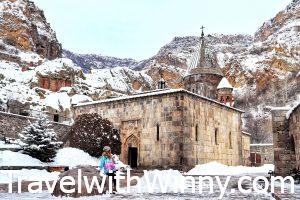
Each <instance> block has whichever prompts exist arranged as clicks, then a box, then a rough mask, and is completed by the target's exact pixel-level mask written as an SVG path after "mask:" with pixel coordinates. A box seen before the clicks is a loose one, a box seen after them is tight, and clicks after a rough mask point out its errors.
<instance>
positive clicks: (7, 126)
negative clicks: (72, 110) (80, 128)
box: [0, 112, 70, 138]
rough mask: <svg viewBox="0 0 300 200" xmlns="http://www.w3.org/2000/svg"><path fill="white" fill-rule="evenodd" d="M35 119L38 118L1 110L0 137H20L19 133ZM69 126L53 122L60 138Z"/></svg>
mask: <svg viewBox="0 0 300 200" xmlns="http://www.w3.org/2000/svg"><path fill="white" fill-rule="evenodd" d="M35 120H36V118H32V117H26V116H22V115H16V114H11V113H5V112H0V137H3V136H6V137H10V138H18V134H19V133H20V132H21V131H22V130H23V129H24V127H26V126H27V125H28V124H29V121H30V122H33V121H35ZM69 128H70V126H67V125H64V124H59V123H53V129H54V131H55V132H56V133H57V134H58V136H59V137H60V138H62V137H63V136H64V134H65V133H67V132H68V130H69Z"/></svg>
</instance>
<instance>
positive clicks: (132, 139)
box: [122, 134, 140, 165]
mask: <svg viewBox="0 0 300 200" xmlns="http://www.w3.org/2000/svg"><path fill="white" fill-rule="evenodd" d="M132 148H134V149H136V151H137V158H136V159H137V160H136V162H137V165H138V162H139V149H140V140H139V138H138V137H137V136H136V135H134V134H131V135H130V136H128V137H127V138H126V139H125V142H124V146H123V152H122V153H123V161H124V162H125V163H126V164H130V165H131V163H129V162H130V161H129V160H130V158H129V154H130V152H129V151H130V149H132Z"/></svg>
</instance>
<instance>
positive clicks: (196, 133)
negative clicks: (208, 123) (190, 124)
mask: <svg viewBox="0 0 300 200" xmlns="http://www.w3.org/2000/svg"><path fill="white" fill-rule="evenodd" d="M195 140H196V141H198V124H196V127H195Z"/></svg>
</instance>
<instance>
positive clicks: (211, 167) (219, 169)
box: [187, 162, 274, 175]
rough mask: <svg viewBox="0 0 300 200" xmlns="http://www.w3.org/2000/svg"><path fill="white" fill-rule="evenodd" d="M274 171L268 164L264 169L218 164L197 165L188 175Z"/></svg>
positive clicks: (266, 172) (272, 166)
mask: <svg viewBox="0 0 300 200" xmlns="http://www.w3.org/2000/svg"><path fill="white" fill-rule="evenodd" d="M270 170H272V171H274V165H272V164H266V165H264V166H262V167H245V166H227V165H223V164H221V163H218V162H210V163H207V164H203V165H197V166H196V167H195V168H193V169H191V170H190V171H188V172H187V175H240V174H268V172H269V171H270Z"/></svg>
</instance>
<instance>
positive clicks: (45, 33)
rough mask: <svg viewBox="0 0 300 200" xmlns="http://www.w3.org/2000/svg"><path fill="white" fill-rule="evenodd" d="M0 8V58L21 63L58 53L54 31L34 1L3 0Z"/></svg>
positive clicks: (59, 49)
mask: <svg viewBox="0 0 300 200" xmlns="http://www.w3.org/2000/svg"><path fill="white" fill-rule="evenodd" d="M0 10H1V12H0V59H4V60H9V61H13V62H17V63H20V64H21V63H23V64H24V63H37V62H38V61H40V60H42V59H44V58H46V59H50V60H51V59H55V58H57V57H60V56H61V53H62V48H61V45H60V43H59V42H58V41H57V39H56V34H55V32H54V31H53V30H52V29H51V27H50V24H49V23H47V21H46V18H45V16H44V12H43V11H42V10H40V9H39V8H38V7H36V6H35V4H34V3H33V2H31V1H29V0H4V1H3V0H2V1H1V2H0ZM34 54H36V55H34ZM40 62H41V61H40Z"/></svg>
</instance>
